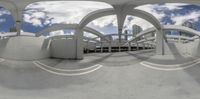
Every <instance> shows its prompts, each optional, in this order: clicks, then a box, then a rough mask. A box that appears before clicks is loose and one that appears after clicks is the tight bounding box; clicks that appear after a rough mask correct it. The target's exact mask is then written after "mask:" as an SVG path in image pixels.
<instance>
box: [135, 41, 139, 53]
mask: <svg viewBox="0 0 200 99" xmlns="http://www.w3.org/2000/svg"><path fill="white" fill-rule="evenodd" d="M136 46H137V47H136V49H137V51H138V50H139V45H138V42H137V41H136Z"/></svg>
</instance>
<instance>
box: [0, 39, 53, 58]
mask: <svg viewBox="0 0 200 99" xmlns="http://www.w3.org/2000/svg"><path fill="white" fill-rule="evenodd" d="M49 56H50V54H49V42H48V40H45V38H42V37H39V38H38V37H28V36H16V37H10V38H4V39H1V40H0V57H1V58H5V59H13V60H35V59H42V58H47V57H49Z"/></svg>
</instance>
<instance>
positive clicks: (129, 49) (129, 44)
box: [128, 42, 131, 51]
mask: <svg viewBox="0 0 200 99" xmlns="http://www.w3.org/2000/svg"><path fill="white" fill-rule="evenodd" d="M128 51H131V43H130V42H129V43H128Z"/></svg>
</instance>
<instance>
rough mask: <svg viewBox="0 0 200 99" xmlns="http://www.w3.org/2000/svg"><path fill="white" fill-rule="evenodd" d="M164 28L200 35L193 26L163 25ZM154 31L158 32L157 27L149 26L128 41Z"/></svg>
mask: <svg viewBox="0 0 200 99" xmlns="http://www.w3.org/2000/svg"><path fill="white" fill-rule="evenodd" d="M162 27H163V30H179V31H183V32H188V33H190V34H193V35H196V36H200V32H199V31H196V30H193V29H191V28H188V27H185V26H179V25H163V26H162ZM152 32H156V28H149V29H147V30H145V31H142V32H140V33H139V34H138V35H136V37H135V38H133V39H131V40H129V41H128V42H132V41H134V40H136V39H137V38H139V37H141V36H143V35H146V34H149V33H152Z"/></svg>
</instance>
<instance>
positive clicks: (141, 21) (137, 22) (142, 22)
mask: <svg viewBox="0 0 200 99" xmlns="http://www.w3.org/2000/svg"><path fill="white" fill-rule="evenodd" d="M128 17H132V18H133V20H131V21H128V19H127V18H128ZM124 25H125V26H126V28H125V29H128V30H132V26H133V25H138V26H140V27H141V28H142V29H143V30H145V29H148V28H151V27H153V25H152V24H151V23H149V22H148V21H146V20H144V19H142V18H139V17H133V16H127V17H126V21H125V24H124Z"/></svg>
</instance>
